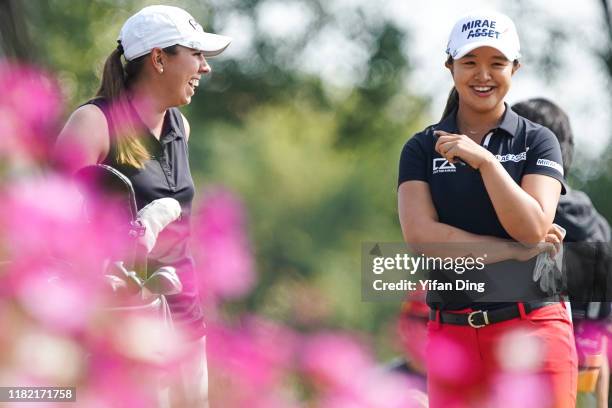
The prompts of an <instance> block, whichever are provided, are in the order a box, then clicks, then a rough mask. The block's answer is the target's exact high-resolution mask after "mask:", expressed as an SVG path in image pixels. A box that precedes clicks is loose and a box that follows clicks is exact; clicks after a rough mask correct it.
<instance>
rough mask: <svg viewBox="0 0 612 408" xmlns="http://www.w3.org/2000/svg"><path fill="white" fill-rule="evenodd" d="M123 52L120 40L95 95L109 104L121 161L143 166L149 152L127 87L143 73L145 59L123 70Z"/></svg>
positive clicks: (109, 59) (117, 155)
mask: <svg viewBox="0 0 612 408" xmlns="http://www.w3.org/2000/svg"><path fill="white" fill-rule="evenodd" d="M121 55H123V47H122V46H121V43H120V44H119V46H118V47H117V48H116V49H115V50H114V51H113V52H112V53H111V54H110V55H109V56H108V58H107V59H106V62H105V63H104V71H103V73H102V82H101V84H100V88H99V89H98V92H97V93H96V96H98V97H102V98H104V99H105V100H106V101H107V102H108V104H109V107H110V109H109V113H110V118H111V120H110V122H111V123H109V128H110V130H111V133H112V134H114V137H115V142H116V145H117V150H116V152H115V154H116V157H115V159H116V160H117V162H118V163H120V164H126V165H129V166H133V167H136V168H143V167H144V163H145V162H146V161H147V160H148V159H149V158H150V155H149V153H148V152H147V149H146V148H145V147H144V146H143V144H142V142H141V141H140V138H139V132H138V130H137V128H136V126H135V121H134V117H133V116H134V115H133V113H132V110H131V108H130V106H129V101H128V99H127V93H126V90H127V86H128V84H129V83H130V82H131V80H132V79H133V78H134V77H135V76H136V74H137V73H138V72H140V68H141V67H142V65H143V61H144V58H138V59H136V60H134V61H129V62H128V63H127V64H126V67H125V69H124V67H123V63H122V62H121Z"/></svg>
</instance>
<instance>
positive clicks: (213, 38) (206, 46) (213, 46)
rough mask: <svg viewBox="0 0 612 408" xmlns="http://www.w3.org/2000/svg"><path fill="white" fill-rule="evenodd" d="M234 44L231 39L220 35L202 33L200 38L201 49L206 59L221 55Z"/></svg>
mask: <svg viewBox="0 0 612 408" xmlns="http://www.w3.org/2000/svg"><path fill="white" fill-rule="evenodd" d="M231 42H232V38H231V37H227V36H225V35H219V34H211V33H201V34H200V35H199V36H198V43H199V47H198V49H200V50H201V51H202V52H203V53H204V56H205V57H214V56H216V55H219V54H221V53H222V52H223V51H225V49H226V48H227V47H229V45H230V44H231Z"/></svg>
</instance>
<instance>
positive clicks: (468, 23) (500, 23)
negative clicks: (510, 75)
mask: <svg viewBox="0 0 612 408" xmlns="http://www.w3.org/2000/svg"><path fill="white" fill-rule="evenodd" d="M478 47H493V48H495V49H497V50H499V51H500V52H501V53H502V54H504V56H505V57H506V58H508V60H509V61H514V60H515V59H518V58H520V56H521V53H520V51H521V46H520V43H519V37H518V34H517V32H516V27H515V26H514V23H513V22H512V20H510V17H508V16H506V15H504V14H501V13H498V12H494V11H474V12H471V13H468V14H466V15H464V16H463V17H461V18H460V19H459V20H458V21H457V22H456V23H455V26H454V27H453V30H452V31H451V34H450V37H449V39H448V45H447V47H446V53H447V54H448V55H449V56H451V57H452V58H453V59H459V58H461V57H463V56H464V55H466V54H467V53H468V52H470V51H472V50H474V49H476V48H478Z"/></svg>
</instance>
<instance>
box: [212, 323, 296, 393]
mask: <svg viewBox="0 0 612 408" xmlns="http://www.w3.org/2000/svg"><path fill="white" fill-rule="evenodd" d="M296 339H297V338H296V334H295V333H294V332H293V331H291V330H290V329H288V328H286V327H283V326H281V325H278V324H276V323H273V322H270V321H267V320H264V319H261V318H257V317H249V318H246V319H245V320H244V323H243V324H242V325H240V326H239V327H237V328H230V327H226V326H222V325H210V326H209V328H208V336H207V349H208V361H209V364H210V365H211V366H214V367H216V369H217V370H219V371H222V372H223V373H224V374H226V375H229V376H231V378H232V380H233V381H236V382H237V383H238V384H240V389H241V390H242V392H247V393H248V392H257V393H260V392H262V391H263V390H264V389H267V388H269V389H272V388H273V387H274V386H276V385H278V384H279V382H281V381H283V379H284V378H283V376H284V374H285V372H286V371H287V370H290V369H291V368H292V367H293V356H294V353H295V351H296V349H295V347H296Z"/></svg>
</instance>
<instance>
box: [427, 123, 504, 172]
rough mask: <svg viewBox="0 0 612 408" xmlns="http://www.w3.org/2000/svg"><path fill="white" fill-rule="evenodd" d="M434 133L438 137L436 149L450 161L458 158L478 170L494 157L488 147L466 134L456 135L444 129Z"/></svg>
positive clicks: (455, 160)
mask: <svg viewBox="0 0 612 408" xmlns="http://www.w3.org/2000/svg"><path fill="white" fill-rule="evenodd" d="M434 134H435V135H436V136H437V137H438V141H437V142H436V146H435V150H436V152H438V153H439V154H440V155H441V156H442V157H444V158H445V159H446V160H448V162H449V163H453V164H454V163H456V162H457V159H461V160H463V161H464V162H465V163H466V164H468V165H470V167H472V168H474V169H476V170H478V169H480V167H481V166H482V165H483V163H486V162H487V161H489V160H491V159H492V158H494V156H493V154H492V153H491V152H489V151H488V150H487V149H485V148H484V147H482V146H481V145H479V144H478V143H476V142H474V141H473V140H472V139H470V138H469V137H467V136H466V135H456V134H453V133H447V132H444V131H443V130H436V131H435V132H434Z"/></svg>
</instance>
